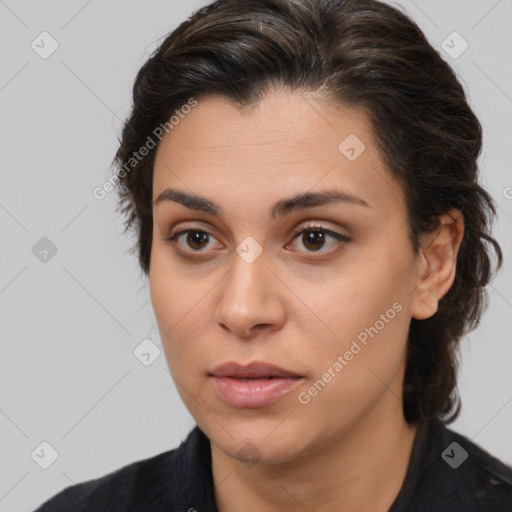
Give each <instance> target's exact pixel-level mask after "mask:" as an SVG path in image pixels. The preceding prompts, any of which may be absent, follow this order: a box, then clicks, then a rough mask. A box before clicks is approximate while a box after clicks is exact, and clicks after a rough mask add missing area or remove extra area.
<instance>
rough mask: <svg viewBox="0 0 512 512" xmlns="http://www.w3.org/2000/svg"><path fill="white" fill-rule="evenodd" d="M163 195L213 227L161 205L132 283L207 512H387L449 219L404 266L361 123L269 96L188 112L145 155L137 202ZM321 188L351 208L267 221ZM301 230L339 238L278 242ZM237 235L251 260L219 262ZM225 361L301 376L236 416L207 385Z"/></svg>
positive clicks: (456, 231) (398, 211)
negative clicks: (140, 288)
mask: <svg viewBox="0 0 512 512" xmlns="http://www.w3.org/2000/svg"><path fill="white" fill-rule="evenodd" d="M349 134H355V135H356V136H357V137H358V138H359V139H360V140H361V141H363V143H364V144H365V146H366V149H365V150H364V151H363V152H362V153H361V154H360V156H359V157H358V158H357V159H356V160H354V161H350V160H349V159H347V158H346V157H345V156H344V155H343V154H342V153H341V152H340V151H339V150H338V146H339V144H340V143H341V142H342V141H343V140H344V139H345V138H346V137H347V136H348V135H349ZM166 188H173V189H178V190H181V191H183V192H186V193H194V194H198V195H201V196H204V197H206V198H208V199H210V200H211V201H214V202H215V203H217V204H218V205H219V206H220V207H221V208H222V209H223V211H224V212H225V217H223V218H218V217H215V216H213V215H211V214H208V213H203V212H198V211H194V210H192V209H188V208H186V207H185V206H183V205H181V204H178V203H177V202H174V201H160V202H158V203H157V204H155V205H154V211H153V216H154V231H153V240H152V249H151V262H150V274H149V281H150V293H151V301H152V305H153V308H154V311H155V315H156V319H157V322H158V326H159V330H160V334H161V338H162V344H163V347H164V351H165V355H166V359H167V363H168V365H169V369H170V371H171V374H172V376H173V378H174V380H175V382H176V386H177V389H178V391H179V393H180V396H181V398H182V399H183V401H184V403H185V405H186V407H187V408H188V410H189V411H190V413H191V415H192V416H193V418H194V419H195V421H196V422H197V424H198V426H199V427H200V428H201V429H202V430H203V432H205V434H206V435H207V436H208V437H209V439H210V441H211V451H212V472H213V478H214V482H215V485H216V487H215V495H216V500H217V504H218V508H219V511H221V512H231V511H235V510H240V509H243V508H244V507H248V509H250V510H251V511H255V512H263V511H265V512H266V511H276V510H283V511H296V510H297V511H303V510H304V509H306V510H308V511H310V512H312V511H317V510H322V511H324V512H325V511H327V512H329V511H339V510H344V511H345V512H351V511H354V512H355V511H356V510H357V511H360V510H365V511H368V512H372V511H375V512H383V511H386V510H388V508H389V507H390V505H391V504H392V502H393V501H394V499H395V497H396V495H397V494H398V492H399V490H400V487H401V485H402V483H403V481H404V478H405V475H406V470H407V464H408V462H409V458H410V455H411V450H412V446H413V441H414V436H415V433H416V428H413V427H411V426H409V425H408V424H407V423H406V422H405V419H404V417H403V412H402V401H401V396H402V380H403V373H404V368H405V351H406V340H407V333H408V326H409V323H410V320H411V318H417V319H423V318H428V317H430V316H432V315H433V314H434V313H435V312H436V310H437V304H438V301H439V299H440V298H441V297H442V296H443V295H444V294H445V293H446V292H447V291H448V290H449V288H450V286H451V284H452V282H453V279H454V276H455V261H456V254H457V251H458V248H459V245H460V241H461V238H462V234H463V227H462V226H463V223H462V218H461V215H460V213H459V212H457V211H451V212H449V214H447V215H445V216H443V217H442V218H440V226H439V228H438V229H437V230H436V231H435V232H433V233H430V234H429V235H428V236H425V237H424V238H423V240H422V247H421V250H420V252H419V254H415V253H414V252H413V250H412V246H411V242H410V240H409V237H408V224H407V212H406V207H405V202H404V196H403V191H402V188H401V186H400V185H399V184H398V183H397V182H396V181H395V180H394V179H393V177H392V176H391V174H390V172H389V171H388V170H387V169H386V166H385V164H384V163H383V160H382V158H381V155H380V153H379V150H378V149H377V143H376V140H375V138H374V136H373V133H372V127H371V124H370V122H369V120H368V118H367V117H366V115H365V114H364V113H363V112H362V111H358V110H354V109H348V108H346V107H344V106H343V105H340V104H338V103H335V102H334V101H333V100H329V99H325V98H324V99H322V98H321V97H320V96H314V95H308V96H302V95H300V94H299V93H297V92H291V91H287V90H269V91H268V92H267V93H266V94H265V96H264V97H263V99H262V100H261V101H260V102H259V103H258V104H257V105H255V106H254V107H253V108H250V109H247V108H246V109H239V108H237V107H236V106H234V105H233V104H231V103H230V102H229V101H228V100H227V99H225V98H222V97H220V96H208V97H202V98H198V105H197V106H196V107H195V108H194V109H192V111H191V113H189V114H188V115H187V116H186V117H185V118H184V119H182V120H181V121H180V123H179V124H178V125H177V126H175V128H174V129H173V130H172V131H171V132H169V133H168V134H166V135H165V137H164V138H163V139H162V141H161V142H160V144H159V147H158V149H157V155H156V159H155V167H154V182H153V200H154V201H155V200H156V198H158V196H159V195H160V194H161V192H162V191H163V190H164V189H166ZM332 188H336V189H338V190H343V191H345V192H348V193H350V194H352V195H354V196H358V197H359V198H361V199H363V200H364V201H365V202H366V203H367V204H368V206H363V205H359V204H352V203H347V202H337V203H330V204H327V205H321V206H316V207H313V208H308V209H306V210H301V211H294V212H291V213H289V214H288V215H286V216H285V217H283V218H278V219H272V218H271V216H270V215H269V209H270V207H271V206H272V205H273V204H274V203H275V202H277V201H279V200H281V199H283V198H288V197H291V196H294V195H296V194H299V193H302V192H308V191H320V190H324V189H332ZM308 222H309V223H313V224H314V225H315V226H317V225H320V226H321V227H323V228H324V229H328V230H332V231H334V232H335V233H338V234H340V235H343V236H345V237H348V238H349V240H350V241H346V242H341V243H338V242H337V241H336V239H334V238H331V237H330V236H328V235H326V236H325V239H324V241H323V242H322V241H320V242H318V240H317V241H313V242H312V243H311V242H309V243H308V240H310V239H308V238H307V235H308V233H309V234H310V232H307V233H306V234H304V235H299V236H297V237H295V238H294V234H293V233H294V230H295V229H296V228H301V227H303V228H305V227H306V226H307V224H308ZM181 229H191V230H195V231H200V232H206V233H209V234H210V235H209V236H207V237H206V239H203V241H202V242H201V238H199V241H200V242H199V243H198V242H197V241H196V242H195V244H194V240H197V234H196V238H195V239H194V238H192V239H190V237H188V238H187V235H186V234H185V235H182V236H181V237H179V238H178V239H177V240H175V243H174V244H173V243H171V242H169V241H166V240H165V239H166V238H167V237H169V235H170V234H172V233H175V232H176V231H179V230H181ZM195 231H194V232H195ZM192 234H193V233H192ZM248 236H251V237H253V238H254V239H255V240H256V241H257V242H258V244H259V245H260V246H261V249H262V253H261V254H260V255H259V256H258V257H257V258H256V259H255V260H254V261H253V262H252V263H247V261H245V260H244V259H243V258H242V257H240V256H239V254H237V252H236V248H237V246H239V245H240V244H241V243H242V241H244V239H245V238H246V237H248ZM180 248H181V249H182V251H181V252H180V250H179V249H180ZM336 248H338V249H339V250H336ZM315 249H317V250H316V251H315ZM198 253H199V254H198ZM181 254H189V255H190V254H193V255H196V256H199V258H198V259H196V260H194V259H187V258H185V257H184V256H182V255H181ZM205 254H206V256H205ZM397 303H398V304H399V305H400V306H401V309H400V312H397V313H396V315H394V317H393V318H392V319H391V320H389V321H388V322H387V323H385V326H384V328H382V329H380V330H379V332H378V334H377V335H376V336H375V337H374V338H369V340H368V342H367V345H366V346H362V349H361V350H360V351H359V352H358V353H357V354H356V355H354V357H353V358H352V359H351V360H350V361H347V364H346V365H345V366H344V367H343V369H342V370H341V371H339V372H334V373H335V375H336V376H335V377H333V378H331V380H330V382H328V384H326V385H325V387H323V389H322V390H321V391H320V392H318V393H317V394H316V395H315V396H313V397H310V398H311V399H310V401H309V402H308V403H307V404H303V403H301V402H300V401H299V399H298V395H299V393H301V392H302V393H303V395H302V396H304V393H307V392H308V390H309V389H310V388H311V386H312V385H313V384H314V383H315V382H316V381H317V380H318V379H319V378H322V375H324V374H325V372H327V371H328V369H329V368H332V367H333V363H334V362H335V361H336V360H337V357H338V356H339V355H343V354H344V353H345V352H346V351H347V350H349V348H350V346H351V343H352V342H353V340H355V339H357V335H358V334H360V333H361V332H363V331H364V330H365V328H369V327H371V326H375V325H376V321H377V320H379V319H380V318H381V316H380V315H382V314H385V313H386V311H387V310H389V309H390V308H393V304H395V305H396V304H397ZM228 361H236V362H238V363H240V364H247V363H249V362H251V361H265V362H270V363H273V364H275V365H277V366H280V367H282V368H284V369H286V370H289V371H292V372H295V373H298V374H300V375H301V376H302V377H303V379H302V380H301V381H300V383H299V384H298V385H297V387H296V388H294V389H293V390H292V391H290V392H289V393H287V394H286V395H284V396H282V397H281V398H280V399H279V400H278V401H277V402H274V403H273V404H271V405H268V406H266V407H263V408H258V409H250V408H236V407H232V406H230V405H228V404H227V403H225V402H224V401H223V400H221V399H220V398H219V397H218V395H217V394H216V392H215V390H214V387H213V385H212V382H211V378H210V377H209V375H208V374H209V372H211V371H212V370H213V368H215V367H216V366H218V365H219V364H221V363H224V362H228ZM332 373H333V371H332V370H331V375H332ZM248 451H249V453H250V454H252V456H253V460H252V462H251V463H247V462H246V460H245V459H244V453H245V454H247V452H248ZM191 506H193V504H191Z"/></svg>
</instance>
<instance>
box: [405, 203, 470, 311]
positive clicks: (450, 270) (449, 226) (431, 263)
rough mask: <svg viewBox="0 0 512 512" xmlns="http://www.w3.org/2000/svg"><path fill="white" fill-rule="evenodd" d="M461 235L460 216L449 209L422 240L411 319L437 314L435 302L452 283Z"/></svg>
mask: <svg viewBox="0 0 512 512" xmlns="http://www.w3.org/2000/svg"><path fill="white" fill-rule="evenodd" d="M463 236H464V219H463V216H462V213H461V212H460V211H459V210H450V211H448V212H447V213H445V214H444V215H442V216H441V217H440V218H439V225H438V227H437V228H436V229H435V230H434V231H433V232H432V233H428V234H426V235H424V237H423V238H422V241H421V247H420V253H419V255H418V280H417V282H416V287H415V289H414V291H413V294H414V297H413V300H412V308H411V315H412V317H413V318H415V319H417V320H424V319H426V318H430V317H431V316H433V315H434V314H435V313H436V312H437V309H438V306H439V301H440V300H441V299H442V298H443V297H444V295H445V294H446V293H447V292H448V290H449V289H450V288H451V286H452V284H453V282H454V280H455V273H456V270H457V255H458V252H459V248H460V245H461V243H462V238H463Z"/></svg>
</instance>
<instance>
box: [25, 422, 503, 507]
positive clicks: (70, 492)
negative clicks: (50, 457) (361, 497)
mask: <svg viewBox="0 0 512 512" xmlns="http://www.w3.org/2000/svg"><path fill="white" fill-rule="evenodd" d="M64 511H66V512H68V511H72V512H174V511H176V512H178V511H179V512H194V511H197V512H217V508H216V506H215V498H214V492H213V477H212V470H211V452H210V441H209V439H208V438H207V437H206V436H205V434H204V433H203V432H202V431H201V430H200V429H199V427H197V426H196V427H194V429H193V430H192V431H191V432H190V433H189V435H188V437H187V438H186V439H185V441H183V442H182V443H181V445H180V446H179V447H178V448H176V449H173V450H169V451H167V452H164V453H161V454H159V455H156V456H153V457H150V458H147V459H143V460H139V461H136V462H133V463H131V464H128V465H126V466H123V467H121V468H120V469H118V470H116V471H112V472H111V473H108V474H106V475H104V476H102V477H100V478H96V479H94V480H88V481H86V482H83V483H78V484H75V485H72V486H69V487H67V488H66V489H64V490H62V491H61V492H59V493H58V494H56V495H55V496H53V497H52V498H51V499H49V500H48V501H46V502H45V503H44V504H43V505H41V506H40V507H39V508H38V509H37V510H36V511H34V512H64ZM443 511H446V512H512V467H511V466H507V465H505V464H503V463H502V462H501V461H499V460H498V459H496V458H494V457H492V456H491V455H490V454H489V453H488V452H486V451H485V450H483V449H482V448H480V447H479V446H477V445H476V444H474V443H473V442H472V441H470V440H469V439H468V438H466V437H464V436H462V435H460V434H457V433H456V432H454V431H452V430H450V429H448V428H447V427H446V426H445V425H444V423H442V422H441V421H438V420H434V421H431V422H427V423H424V424H423V425H421V426H420V428H419V429H418V431H417V433H416V437H415V440H414V445H413V450H412V453H411V458H410V460H409V466H408V469H407V474H406V477H405V480H404V483H403V485H402V488H401V490H400V492H399V493H398V496H397V497H396V499H395V501H394V502H393V505H392V506H391V508H390V509H389V511H388V512H443Z"/></svg>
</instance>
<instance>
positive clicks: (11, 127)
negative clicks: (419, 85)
mask: <svg viewBox="0 0 512 512" xmlns="http://www.w3.org/2000/svg"><path fill="white" fill-rule="evenodd" d="M204 3H205V2H199V1H194V0H150V1H138V2H137V1H134V0H123V1H121V0H115V1H114V0H109V1H101V2H100V1H99V0H89V1H85V0H79V1H78V0H73V1H67V2H56V1H39V2H36V1H31V2H29V1H23V0H5V1H0V34H1V36H0V40H1V45H0V56H1V66H0V109H1V111H0V112H1V114H0V140H1V153H0V155H1V160H0V226H1V230H0V236H1V253H0V340H1V341H0V343H1V349H2V351H1V357H0V379H1V380H0V511H8V512H17V511H31V510H33V509H34V508H35V507H36V506H37V505H39V504H40V503H42V502H43V501H44V500H46V499H47V498H48V497H49V496H52V495H54V494H55V493H56V492H58V491H59V490H61V489H63V488H64V487H67V486H68V485H71V484H73V483H77V482H81V481H84V480H87V479H91V478H96V477H99V476H102V475H104V474H106V473H108V472H110V471H112V470H114V469H117V468H119V467H121V466H123V465H126V464H128V463H130V462H132V461H135V460H139V459H142V458H147V457H150V456H153V455H156V454H157V453H160V452H163V451H166V450H169V449H171V448H173V447H176V446H178V444H179V443H180V442H181V441H182V440H183V439H184V438H185V437H186V435H187V434H188V432H189V431H190V430H191V428H192V427H193V425H194V421H193V419H192V418H191V416H190V415H189V414H188V412H187V410H186V409H185V407H184V406H183V405H182V403H181V401H180V399H179V397H178V395H177V392H176V390H175V387H174V384H173V381H172V379H171V377H170V375H169V372H168V369H167V365H166V362H165V358H164V354H163V352H162V353H161V354H160V356H159V357H157V358H156V359H155V360H154V361H153V362H152V364H151V365H149V366H145V365H144V364H142V362H141V361H140V360H139V359H138V358H137V357H136V356H135V355H134V350H136V348H137V347H138V346H139V344H140V343H141V342H142V341H143V340H145V339H148V338H149V339H151V340H152V342H153V344H154V346H156V347H160V348H161V341H160V338H159V335H158V330H157V327H156V322H155V319H154V315H153V312H152V310H151V304H150V301H149V294H148V289H147V284H146V282H145V281H144V280H143V279H141V277H140V272H139V269H138V267H137V262H136V260H135V258H134V257H133V256H132V255H130V254H129V253H128V252H127V251H128V248H129V247H130V246H131V243H132V240H131V239H130V238H129V236H127V235H125V236H123V235H122V223H121V219H120V218H119V217H118V216H117V215H116V214H115V212H114V207H115V200H116V196H115V193H114V192H112V193H110V194H107V196H106V197H105V199H103V200H97V199H95V198H94V196H93V193H92V191H93V189H94V188H95V187H97V186H101V185H102V184H103V183H104V182H105V181H106V180H107V179H108V177H109V176H110V173H111V168H110V163H111V161H112V158H113V156H114V153H115V150H116V149H117V136H118V133H119V129H120V126H121V121H122V120H123V119H124V118H125V116H126V115H127V114H128V112H129V109H130V106H131V88H132V85H133V80H134V78H135V74H136V72H137V70H138V69H139V67H140V66H141V65H142V64H143V63H144V61H145V59H146V58H147V57H148V56H149V54H150V53H151V52H152V51H153V49H154V48H155V47H156V45H157V43H158V41H159V40H161V38H163V36H165V35H166V34H167V33H168V32H169V31H170V30H171V29H173V28H174V27H176V26H177V24H179V23H180V22H181V21H183V20H184V19H185V18H186V17H187V16H188V15H189V14H191V13H192V11H193V10H195V9H196V8H197V7H198V6H200V5H203V4H204ZM399 4H400V5H402V6H403V8H404V9H406V11H407V12H408V13H409V14H410V15H411V16H412V17H413V18H414V19H415V20H416V21H417V22H418V24H419V25H420V26H421V28H422V29H423V30H424V31H425V33H426V34H427V36H428V37H429V39H430V41H431V43H432V44H433V45H434V46H435V47H436V48H438V49H439V51H440V52H441V53H442V54H443V56H444V58H446V59H447V60H448V61H449V62H450V63H451V64H452V65H453V66H454V68H455V70H456V72H457V73H458V75H459V76H460V78H461V80H462V81H463V84H464V86H465V88H466V90H467V92H468V94H469V98H470V103H471V105H472V107H473V108H474V110H475V112H476V113H477V115H478V116H479V118H480V119H481V121H482V124H483V126H484V135H485V145H484V151H483V153H482V157H481V160H480V163H481V170H482V181H483V183H484V185H485V186H486V187H487V189H488V190H489V191H490V192H491V194H492V195H493V197H494V198H495V200H496V202H497V205H498V208H499V217H498V223H497V224H496V231H495V234H496V236H497V237H498V239H499V241H500V243H501V244H502V248H503V250H504V253H505V264H504V268H503V270H502V271H501V273H500V274H499V275H498V278H497V279H496V280H495V281H494V283H493V285H492V287H490V288H489V291H490V294H489V309H488V311H487V313H486V314H485V316H484V318H483V320H482V323H481V325H480V327H479V328H478V329H477V330H476V331H474V332H473V333H472V334H471V335H470V336H469V337H468V338H467V339H466V340H464V342H463V343H462V348H463V350H462V353H463V362H462V365H461V368H460V376H459V389H460V394H461V398H462V402H463V409H462V413H461V415H460V417H459V419H458V420H456V422H455V423H453V424H452V425H451V426H450V428H452V429H454V430H456V431H458V432H460V433H462V434H464V435H466V436H468V437H469V438H471V439H473V441H475V442H476V443H478V444H479V445H480V446H482V447H483V448H485V449H486V450H488V451H490V452H491V453H492V454H494V455H496V456H498V457H499V458H501V459H502V460H503V461H505V462H507V463H509V464H510V463H512V437H511V436H510V432H511V431H512V430H511V426H512V403H511V402H512V372H511V361H512V348H511V341H510V338H511V336H510V332H511V328H510V319H511V318H512V287H511V281H512V279H511V278H512V275H511V274H512V266H511V263H510V255H511V253H512V230H511V229H510V224H511V221H512V188H511V187H512V173H511V162H512V157H511V151H510V149H511V133H512V128H511V121H512V115H511V114H512V80H511V78H512V66H511V64H510V62H511V61H510V58H509V57H510V48H512V30H511V21H510V20H512V2H511V1H510V0H500V1H489V0H458V1H455V0H452V1H450V2H446V1H444V0H436V1H434V0H428V1H426V0H415V1H411V0H403V1H401V2H399ZM43 32H47V34H43V35H41V34H42V33H43ZM453 32H457V33H458V34H459V35H460V37H459V35H453ZM447 38H448V39H447ZM41 40H43V42H41ZM443 41H445V43H444V46H443ZM446 41H447V42H448V47H449V48H451V50H450V52H451V54H452V56H450V55H449V54H448V53H446V52H445V51H444V50H443V47H445V48H446V44H447V43H446ZM465 42H467V44H468V47H467V49H466V50H465V51H464V52H463V53H462V54H461V55H457V53H460V51H461V50H463V49H464V47H465V45H466V43H465ZM52 45H53V46H52ZM55 45H58V47H56V50H55V51H54V52H53V53H51V55H47V53H49V52H50V51H51V50H52V49H53V48H54V47H55ZM45 52H46V53H45ZM454 55H456V57H454ZM43 57H46V58H43ZM146 343H147V342H146ZM53 459H55V460H53ZM52 460H53V463H52V464H51V465H49V466H48V467H47V468H46V469H45V468H44V467H42V466H45V465H48V464H49V463H50V462H52Z"/></svg>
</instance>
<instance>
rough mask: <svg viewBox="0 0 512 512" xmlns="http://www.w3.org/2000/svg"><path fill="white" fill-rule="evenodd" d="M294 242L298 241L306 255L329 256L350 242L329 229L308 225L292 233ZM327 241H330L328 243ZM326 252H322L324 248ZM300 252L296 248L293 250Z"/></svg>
mask: <svg viewBox="0 0 512 512" xmlns="http://www.w3.org/2000/svg"><path fill="white" fill-rule="evenodd" d="M294 241H299V242H300V243H301V244H302V246H303V247H305V249H306V250H305V251H303V252H307V253H315V252H317V253H319V254H320V255H329V254H332V253H334V252H336V251H337V250H338V249H341V248H342V247H343V245H344V244H345V243H347V242H350V241H351V240H350V238H348V237H346V236H343V235H340V234H339V233H336V232H334V231H332V230H330V229H327V228H324V227H322V226H314V225H313V226H312V225H308V226H306V227H304V228H299V229H298V230H297V231H296V232H295V233H294ZM329 241H331V242H330V243H329ZM326 245H327V246H328V248H327V249H326V250H322V249H323V248H324V247H325V246H326ZM295 249H296V250H300V249H297V248H296V247H295V248H294V250H295Z"/></svg>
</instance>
